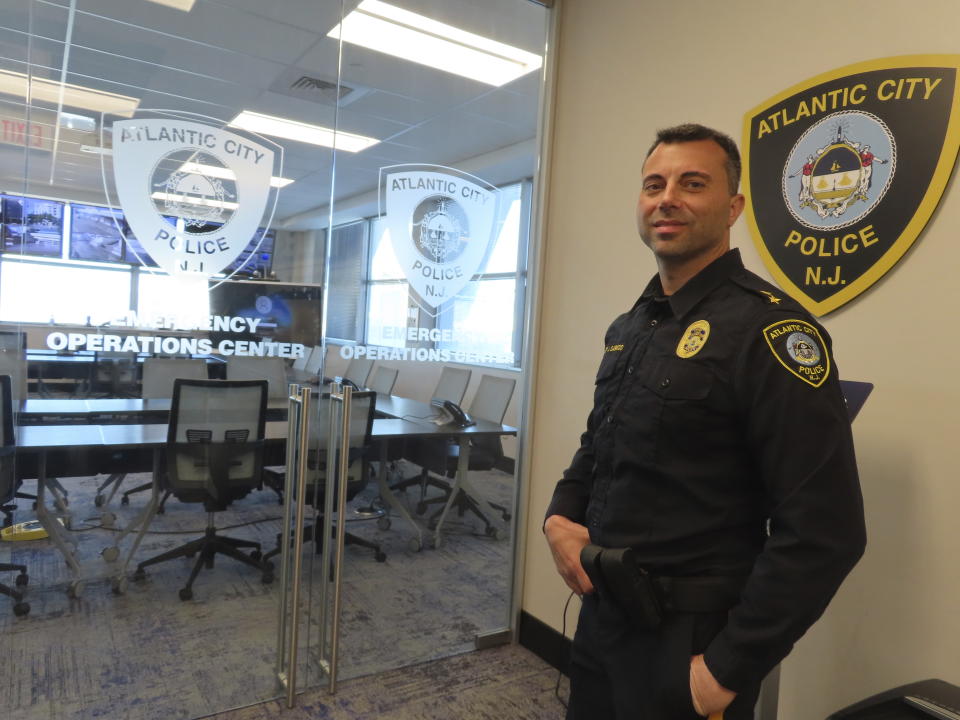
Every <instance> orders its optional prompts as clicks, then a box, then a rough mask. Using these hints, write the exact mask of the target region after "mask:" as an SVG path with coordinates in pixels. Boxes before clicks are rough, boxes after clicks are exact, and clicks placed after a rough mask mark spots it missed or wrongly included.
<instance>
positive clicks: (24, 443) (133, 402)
mask: <svg viewBox="0 0 960 720" xmlns="http://www.w3.org/2000/svg"><path fill="white" fill-rule="evenodd" d="M169 406H170V401H169V400H162V399H161V400H137V399H130V400H127V399H100V400H81V399H76V400H69V399H68V400H42V399H29V400H27V401H25V402H24V403H23V404H22V405H21V409H20V411H19V413H18V417H17V420H18V427H17V452H18V460H17V474H18V476H19V477H21V478H36V479H37V519H38V520H39V521H40V523H41V524H42V525H43V527H44V529H45V530H46V531H47V533H48V535H49V536H50V538H51V540H52V541H53V543H54V545H55V546H56V547H57V549H58V550H59V551H60V553H61V554H62V555H63V556H64V559H65V560H66V562H67V564H68V565H69V566H70V568H71V571H72V572H73V576H74V578H73V580H72V581H71V583H70V584H69V586H68V594H70V595H71V596H73V597H76V596H79V594H80V593H81V592H82V587H83V583H82V567H81V565H80V562H79V560H78V559H77V557H76V554H75V552H74V551H73V549H72V547H71V545H72V544H73V543H72V542H71V538H70V536H69V531H68V529H67V527H68V526H69V519H70V510H69V507H68V503H67V500H66V498H65V497H64V495H63V494H62V493H61V492H60V491H59V490H58V488H57V485H56V484H55V483H53V482H51V481H52V479H53V478H54V477H58V476H59V477H64V476H81V475H91V474H97V473H102V472H104V473H111V472H125V473H126V472H144V471H150V472H151V474H152V478H153V480H152V492H151V496H150V500H149V501H148V503H147V505H146V507H145V508H143V510H141V512H140V513H139V514H138V515H137V516H136V517H135V518H134V519H133V520H132V521H130V522H129V523H128V524H127V526H126V527H125V528H123V529H122V530H121V531H120V532H119V534H118V536H117V537H116V543H115V544H114V545H113V546H110V547H108V548H106V549H105V550H104V553H103V556H104V559H106V560H107V561H108V562H115V561H116V560H117V559H119V557H120V550H119V545H120V543H121V542H122V541H123V539H124V538H125V537H126V536H127V535H128V534H130V533H132V532H136V533H137V536H136V538H135V540H134V542H133V543H132V545H131V547H130V548H129V550H128V552H127V553H126V555H125V557H124V559H123V561H122V562H121V563H120V565H119V566H118V570H117V573H116V574H115V576H114V578H113V589H114V591H116V592H122V591H123V589H124V588H125V585H126V577H125V573H126V569H127V567H128V566H129V564H130V562H131V560H132V558H133V556H134V554H135V553H136V551H137V548H138V547H139V545H140V541H141V539H142V538H143V536H144V534H145V533H146V531H147V527H148V525H149V523H150V521H151V520H152V518H153V515H154V513H155V511H156V507H157V505H158V503H159V495H160V491H159V486H158V472H157V469H158V467H159V461H160V456H161V453H162V450H163V448H164V447H165V446H166V441H167V424H166V422H165V420H166V418H167V417H168V416H169ZM285 406H286V403H284V407H285ZM274 410H275V411H279V404H274ZM376 414H377V415H378V417H376V418H375V419H374V421H373V429H372V433H371V438H372V440H373V441H374V442H376V443H377V444H378V446H379V461H380V462H379V468H378V472H377V474H376V478H377V485H378V489H379V492H380V496H381V498H382V499H383V500H384V501H385V502H386V503H387V504H388V505H389V506H390V508H391V509H392V510H393V511H395V512H396V513H397V515H399V516H400V517H401V518H402V519H403V520H404V521H405V522H406V523H407V524H408V525H409V526H410V528H411V529H412V530H413V533H414V535H413V538H412V540H411V545H412V547H413V549H415V550H419V549H421V548H422V547H423V545H424V538H423V530H422V529H421V527H420V525H419V524H418V523H417V522H416V521H414V519H413V517H412V516H411V515H410V513H409V512H408V511H407V509H406V507H404V505H403V504H402V503H401V502H400V501H399V499H398V498H397V497H396V496H395V494H394V493H393V491H392V490H391V489H390V487H389V484H388V482H387V465H388V462H387V448H388V446H389V444H390V441H391V440H404V439H431V438H432V439H450V440H453V441H456V442H458V443H459V446H460V456H459V461H458V467H457V472H456V475H455V477H454V482H453V485H452V491H451V493H450V496H449V498H448V499H447V502H446V504H445V505H444V508H443V510H442V512H441V514H440V517H439V519H438V521H437V524H436V526H435V528H434V546H435V547H439V546H440V544H441V542H442V536H441V528H442V526H443V521H444V519H445V518H446V516H447V514H448V512H449V510H450V509H451V507H452V506H453V503H454V500H455V499H456V496H457V494H458V491H463V492H465V493H467V494H468V495H469V496H470V497H471V498H472V499H473V500H474V501H476V502H477V504H478V505H479V506H480V507H481V509H482V511H483V512H484V513H485V514H487V515H488V517H492V516H493V511H492V509H491V508H490V506H489V504H488V503H487V502H486V500H485V499H484V498H483V495H482V493H480V492H479V490H478V489H477V488H476V487H474V485H473V484H472V483H471V481H470V479H469V477H468V472H467V471H468V468H469V458H470V438H471V437H478V436H491V435H497V436H500V435H515V434H516V432H517V431H516V428H513V427H510V426H508V425H501V424H497V423H492V422H489V421H485V420H480V419H478V420H477V421H476V424H475V425H473V426H471V427H467V428H461V427H457V426H455V425H451V424H440V425H438V424H436V423H435V422H434V421H433V419H434V418H435V410H434V409H433V408H432V406H431V405H429V404H428V403H423V402H419V401H416V400H411V399H408V398H399V397H396V396H390V395H383V394H378V395H377V403H376ZM105 416H107V417H109V418H110V422H109V423H106V424H104V423H98V422H96V420H97V419H100V418H103V417H105ZM125 418H126V420H127V421H126V422H125V421H124V419H125ZM145 418H146V419H147V420H152V421H147V422H144V419H145ZM157 419H162V420H164V421H163V422H156V420H157ZM286 439H287V423H286V421H285V420H279V419H271V420H268V421H267V423H266V428H265V441H266V442H265V446H266V449H265V452H266V455H267V461H266V463H265V464H268V465H269V464H276V465H280V464H283V462H284V460H283V454H284V451H285V446H286ZM47 492H50V494H51V495H52V496H53V499H54V503H53V504H54V507H55V508H56V511H57V512H56V513H54V512H51V510H50V508H49V507H48V506H47V502H46V493H47ZM58 516H60V517H61V518H63V519H64V521H65V525H66V526H67V527H65V526H64V524H61V521H60V520H58Z"/></svg>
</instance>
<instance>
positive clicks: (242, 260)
mask: <svg viewBox="0 0 960 720" xmlns="http://www.w3.org/2000/svg"><path fill="white" fill-rule="evenodd" d="M261 236H263V239H262V241H261ZM273 239H274V231H273V230H268V231H266V232H264V230H263V228H260V229H259V230H258V231H257V234H256V235H254V236H253V239H252V240H251V241H250V244H249V245H247V247H245V248H244V249H243V252H241V253H240V254H239V255H238V256H237V259H236V260H234V261H233V262H232V263H230V265H229V266H227V268H226V269H224V271H223V272H224V273H226V274H227V275H229V274H231V273H235V274H236V275H239V276H241V277H258V278H264V277H267V276H269V275H270V268H271V266H272V264H273ZM257 243H259V245H260V246H259V247H257Z"/></svg>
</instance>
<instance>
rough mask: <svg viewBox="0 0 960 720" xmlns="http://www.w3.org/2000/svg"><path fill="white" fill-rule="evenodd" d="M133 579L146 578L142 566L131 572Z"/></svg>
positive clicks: (140, 579) (139, 580)
mask: <svg viewBox="0 0 960 720" xmlns="http://www.w3.org/2000/svg"><path fill="white" fill-rule="evenodd" d="M133 579H134V580H136V581H137V582H142V581H143V580H146V579H147V573H145V572H144V571H143V568H137V569H136V570H135V571H134V573H133Z"/></svg>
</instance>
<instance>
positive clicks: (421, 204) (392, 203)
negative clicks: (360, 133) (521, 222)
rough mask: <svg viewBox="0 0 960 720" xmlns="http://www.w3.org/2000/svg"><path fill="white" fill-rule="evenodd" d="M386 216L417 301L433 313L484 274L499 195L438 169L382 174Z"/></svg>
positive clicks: (411, 168)
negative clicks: (476, 277) (483, 268)
mask: <svg viewBox="0 0 960 720" xmlns="http://www.w3.org/2000/svg"><path fill="white" fill-rule="evenodd" d="M380 198H381V215H384V220H385V222H386V226H387V229H388V231H389V233H390V244H391V246H392V248H393V251H394V254H395V255H396V257H397V260H398V262H399V263H400V266H401V267H402V268H403V272H404V275H406V278H407V281H408V282H409V283H410V288H411V289H412V290H413V291H414V296H413V297H414V299H415V300H416V301H417V303H418V304H419V305H420V306H421V307H422V308H423V309H424V310H425V311H426V312H428V313H429V314H431V315H436V312H438V308H439V307H440V306H441V305H442V304H443V303H445V302H447V301H448V300H450V299H451V298H453V297H456V296H457V294H458V293H460V292H461V291H462V290H463V289H464V287H466V285H467V284H468V283H469V282H470V281H471V280H473V279H474V277H475V276H476V275H477V274H478V273H479V272H480V271H481V269H482V267H483V264H484V263H485V262H486V259H487V257H488V255H489V252H490V249H491V248H492V247H493V242H494V240H495V237H496V218H497V213H498V211H499V191H498V190H497V188H496V187H494V186H493V185H490V184H489V183H486V182H484V181H483V180H481V179H480V178H477V177H474V176H472V175H469V174H467V173H463V172H460V171H458V170H454V169H452V168H447V167H442V166H439V165H393V166H390V167H385V168H381V170H380Z"/></svg>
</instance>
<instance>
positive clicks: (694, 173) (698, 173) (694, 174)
mask: <svg viewBox="0 0 960 720" xmlns="http://www.w3.org/2000/svg"><path fill="white" fill-rule="evenodd" d="M680 178H681V179H687V178H703V179H704V180H712V179H713V178H711V177H710V173H706V172H703V171H702V170H688V171H687V172H685V173H683V174H682V175H681V176H680Z"/></svg>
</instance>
